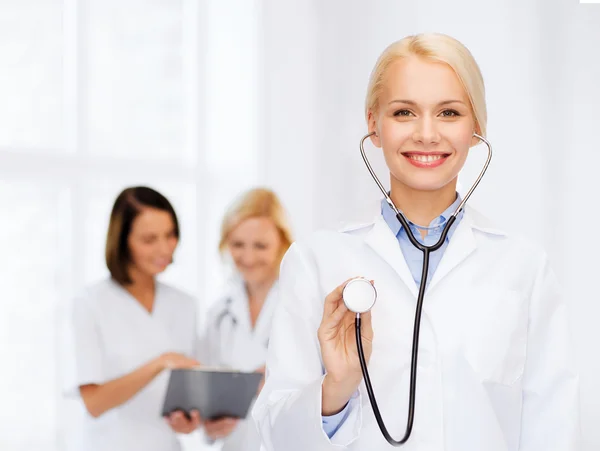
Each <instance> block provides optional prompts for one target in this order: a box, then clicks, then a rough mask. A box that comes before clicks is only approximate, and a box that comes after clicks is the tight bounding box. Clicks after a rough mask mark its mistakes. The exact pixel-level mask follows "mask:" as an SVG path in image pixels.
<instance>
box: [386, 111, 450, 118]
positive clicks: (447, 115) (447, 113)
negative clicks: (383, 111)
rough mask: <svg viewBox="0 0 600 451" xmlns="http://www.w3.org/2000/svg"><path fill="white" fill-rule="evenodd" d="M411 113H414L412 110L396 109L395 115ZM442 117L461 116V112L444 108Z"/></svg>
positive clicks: (401, 115)
mask: <svg viewBox="0 0 600 451" xmlns="http://www.w3.org/2000/svg"><path fill="white" fill-rule="evenodd" d="M411 115H413V113H412V111H410V110H397V111H394V116H395V117H410V116H411ZM440 115H441V116H442V117H446V118H448V117H458V116H460V113H459V112H458V111H456V110H444V111H442V112H441V114H440Z"/></svg>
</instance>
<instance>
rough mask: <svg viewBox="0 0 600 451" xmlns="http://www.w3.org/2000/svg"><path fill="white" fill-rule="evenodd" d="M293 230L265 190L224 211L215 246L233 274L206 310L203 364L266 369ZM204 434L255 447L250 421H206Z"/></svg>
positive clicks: (232, 448) (234, 449)
mask: <svg viewBox="0 0 600 451" xmlns="http://www.w3.org/2000/svg"><path fill="white" fill-rule="evenodd" d="M291 243H292V234H291V230H290V227H289V225H288V221H287V219H286V217H285V213H284V210H283V207H282V205H281V203H280V201H279V199H278V198H277V196H276V195H275V194H274V193H273V192H272V191H269V190H267V189H253V190H251V191H248V192H246V193H244V194H243V195H242V196H241V197H240V198H239V199H238V200H237V202H236V203H235V204H234V205H232V207H231V208H230V209H229V211H228V212H227V213H226V215H225V217H224V219H223V222H222V226H221V240H220V243H219V249H220V250H221V252H222V253H224V254H225V255H226V256H229V257H231V260H232V262H233V264H234V275H233V277H232V279H231V280H230V281H229V283H228V284H227V288H226V289H225V290H224V293H223V295H222V296H221V297H220V299H219V300H218V301H217V302H216V304H215V306H214V307H213V308H212V309H211V310H210V312H209V314H208V318H207V330H206V334H205V338H204V340H203V342H202V345H201V346H200V352H201V358H200V360H201V361H202V363H203V364H204V365H208V366H218V367H229V368H233V369H237V370H242V371H260V372H264V366H265V360H266V355H267V345H268V342H269V333H270V329H271V320H272V317H273V311H274V309H275V307H276V305H277V303H278V301H279V296H278V288H277V286H278V284H277V280H278V278H279V265H280V263H281V259H282V257H283V255H284V254H285V252H286V251H287V250H288V248H289V247H290V245H291ZM203 426H204V429H205V433H206V435H207V436H208V437H209V438H210V439H212V440H218V439H222V441H223V448H222V449H223V450H227V451H242V450H243V451H258V450H259V449H260V442H259V439H258V434H257V431H256V428H255V425H254V423H253V422H252V420H251V419H250V418H248V421H241V422H239V421H237V420H235V419H232V418H223V419H218V420H215V421H205V422H204V425H203Z"/></svg>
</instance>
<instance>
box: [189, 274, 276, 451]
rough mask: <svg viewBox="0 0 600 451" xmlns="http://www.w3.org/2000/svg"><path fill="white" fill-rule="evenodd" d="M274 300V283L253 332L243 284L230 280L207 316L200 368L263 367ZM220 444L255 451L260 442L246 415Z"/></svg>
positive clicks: (226, 449) (226, 448)
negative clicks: (205, 366) (202, 365)
mask: <svg viewBox="0 0 600 451" xmlns="http://www.w3.org/2000/svg"><path fill="white" fill-rule="evenodd" d="M278 297H279V296H278V283H275V284H274V285H273V287H272V288H271V290H270V291H269V294H268V296H267V298H266V299H265V302H264V304H263V307H262V309H261V311H260V314H259V316H258V318H257V321H256V325H255V327H254V329H253V328H252V324H251V321H250V310H249V304H248V294H247V291H246V288H245V286H244V282H243V280H242V279H241V277H239V276H237V275H236V276H235V277H233V278H232V280H231V281H230V282H229V283H228V284H227V287H226V289H225V290H224V293H223V296H222V297H221V298H220V299H219V300H218V301H217V302H216V304H215V305H214V306H213V307H212V308H211V310H210V311H209V313H208V316H207V323H206V332H205V334H204V338H203V340H202V344H201V345H200V347H199V355H200V361H201V362H202V364H204V365H209V366H218V367H226V368H232V369H236V370H240V371H255V370H257V369H259V368H261V367H263V366H264V365H265V361H266V358H267V346H268V342H269V334H270V329H271V321H272V319H273V312H274V309H275V307H276V305H277V302H278ZM222 443H223V448H222V450H223V451H259V449H260V439H259V436H258V432H257V430H256V426H255V424H254V421H253V420H252V418H251V416H250V412H249V413H248V418H247V420H245V421H240V423H239V425H238V427H237V428H236V429H235V430H234V432H232V433H231V434H230V435H229V436H228V437H226V438H225V439H224V440H222Z"/></svg>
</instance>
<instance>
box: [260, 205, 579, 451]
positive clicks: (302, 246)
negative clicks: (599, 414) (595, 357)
mask: <svg viewBox="0 0 600 451" xmlns="http://www.w3.org/2000/svg"><path fill="white" fill-rule="evenodd" d="M356 276H363V277H366V278H368V279H370V280H374V281H375V287H376V289H377V293H378V300H377V303H376V304H375V306H374V308H373V310H372V323H373V332H374V338H373V352H372V355H371V360H370V362H369V372H370V376H371V381H372V383H373V389H374V391H375V394H376V396H377V400H378V403H379V408H380V410H381V413H382V415H383V419H384V421H385V422H386V425H387V427H388V430H389V431H390V433H391V434H392V436H393V437H395V438H400V437H402V435H403V434H404V431H405V428H406V418H407V406H408V387H409V373H410V371H409V368H410V356H411V345H412V333H413V321H414V314H415V305H416V297H417V287H416V285H415V283H414V280H413V278H412V274H411V272H410V270H409V268H408V265H407V264H406V261H405V259H404V256H403V254H402V251H401V249H400V247H399V246H398V242H397V239H396V237H395V236H394V234H393V232H392V231H391V230H390V228H389V227H388V225H387V224H386V222H385V220H384V219H383V218H382V217H381V216H378V217H377V218H376V219H375V221H374V223H371V224H369V225H365V226H364V227H360V228H358V229H355V230H353V231H350V232H347V233H334V232H321V233H316V234H314V235H313V236H312V237H311V238H310V239H308V240H306V241H304V242H302V243H295V244H294V245H292V247H291V248H290V250H289V252H288V253H287V254H286V256H285V258H284V261H283V264H282V267H281V276H280V285H279V290H280V291H279V296H280V302H279V303H278V304H279V305H278V308H277V310H276V314H275V317H274V319H273V329H272V331H271V340H270V346H269V357H268V360H267V367H268V371H267V382H266V385H265V387H264V389H263V391H262V392H261V394H260V396H259V398H258V400H257V402H256V407H255V409H254V412H253V414H254V417H255V418H256V420H257V421H258V423H259V429H260V432H261V435H262V439H263V446H264V448H263V449H264V450H266V451H308V450H310V451H336V450H352V451H354V450H356V451H363V450H369V451H384V450H391V449H394V448H393V447H392V446H391V445H389V444H388V443H387V442H386V441H385V440H384V438H383V436H382V434H381V432H380V431H379V428H378V425H377V423H376V421H375V416H374V414H373V410H372V409H371V405H370V403H369V399H368V396H367V395H366V389H365V386H364V383H362V384H361V385H360V387H359V390H358V395H357V396H356V397H354V398H352V399H351V400H350V403H349V406H350V407H349V414H348V417H347V418H346V419H345V421H344V422H343V423H342V425H341V426H340V428H339V429H338V430H337V432H336V433H335V435H333V436H332V437H331V438H329V437H328V436H327V435H326V434H325V432H324V430H323V427H322V417H321V384H322V379H323V371H324V369H323V362H322V359H321V354H320V347H319V342H318V337H317V330H318V328H319V324H320V322H321V317H322V314H323V300H324V299H325V296H326V295H327V294H328V293H330V292H331V291H332V290H333V289H334V288H335V287H337V286H338V285H340V284H341V283H343V282H344V280H347V279H349V278H351V277H356ZM420 332H421V334H420V341H419V360H418V377H417V395H416V396H417V398H416V409H415V422H414V428H413V432H412V436H411V438H410V439H409V441H408V443H407V444H406V446H404V447H402V448H400V449H403V450H406V451H442V450H443V451H545V450H560V451H577V450H579V449H580V448H579V446H580V445H579V401H578V399H579V398H578V395H579V383H578V373H577V370H576V368H575V367H574V361H573V348H572V347H571V344H570V333H569V331H568V314H567V306H566V304H565V302H564V300H563V299H562V298H561V297H560V296H559V292H558V287H557V285H556V280H555V277H554V274H553V273H552V271H551V270H550V268H549V265H548V259H547V258H546V255H545V254H544V253H543V252H542V251H540V250H539V249H537V248H536V247H535V246H533V245H532V244H531V243H530V242H528V241H527V240H524V239H522V238H520V237H518V236H511V235H507V234H506V233H504V232H502V231H500V230H498V229H497V228H495V227H494V226H493V225H491V224H490V223H489V221H488V220H486V219H485V218H484V217H483V216H481V215H480V214H478V213H477V212H475V211H474V210H472V209H471V208H468V207H467V208H466V210H465V215H464V217H463V219H462V220H461V222H460V224H459V225H458V226H457V228H456V231H455V233H454V235H453V237H452V239H451V240H450V243H449V246H448V248H447V250H446V252H445V253H444V255H443V257H442V259H441V261H440V265H439V267H438V268H437V270H436V272H435V274H434V276H433V278H432V280H431V282H430V284H429V285H428V287H427V290H426V293H425V301H424V303H423V314H422V321H421V329H420Z"/></svg>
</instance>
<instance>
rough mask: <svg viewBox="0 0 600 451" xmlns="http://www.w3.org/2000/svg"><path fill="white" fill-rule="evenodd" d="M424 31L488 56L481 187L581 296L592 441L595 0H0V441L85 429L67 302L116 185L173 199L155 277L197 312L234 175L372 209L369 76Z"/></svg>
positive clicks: (298, 218) (42, 442) (317, 206)
mask: <svg viewBox="0 0 600 451" xmlns="http://www.w3.org/2000/svg"><path fill="white" fill-rule="evenodd" d="M423 31H437V32H443V33H447V34H450V35H452V36H454V37H456V38H457V39H459V40H461V41H462V42H463V43H464V44H465V45H466V46H467V47H469V49H470V50H471V52H472V53H473V54H474V56H475V58H476V59H477V61H478V62H479V64H480V66H481V69H482V71H483V74H484V78H485V80H486V87H487V100H488V111H489V128H488V129H489V133H488V138H489V140H490V141H491V142H492V144H493V146H494V149H495V157H494V160H493V162H492V165H491V167H490V170H489V171H488V175H487V176H486V179H484V181H483V182H482V184H481V186H480V188H479V189H478V191H477V192H476V193H475V195H474V197H473V201H472V204H473V205H475V206H477V207H478V208H479V209H480V210H482V211H483V212H484V213H486V214H487V215H488V216H490V217H491V218H492V219H494V220H496V221H498V222H500V223H502V224H503V225H504V226H505V227H507V228H508V229H510V230H516V231H519V232H520V233H524V234H526V235H528V236H529V237H530V238H531V239H532V240H535V241H538V242H539V243H540V244H541V245H543V246H544V247H545V248H546V249H547V251H548V253H549V255H550V257H551V260H552V262H553V265H554V268H555V269H556V271H557V273H558V275H559V278H560V280H561V282H562V284H563V287H564V292H565V296H566V297H567V299H568V301H569V304H570V308H571V316H572V325H573V333H574V339H575V343H576V348H577V359H578V365H579V368H580V372H581V384H582V395H581V404H582V428H583V436H584V447H583V449H584V450H589V451H591V450H596V449H600V430H599V429H598V428H597V427H595V425H596V424H597V422H598V421H600V388H599V386H598V384H597V380H598V378H599V377H600V353H599V352H598V350H597V343H599V342H600V340H599V339H600V332H599V330H600V328H599V327H598V323H597V318H598V315H599V314H600V302H599V301H600V295H599V289H598V286H597V285H595V281H596V280H595V277H597V272H598V257H597V256H598V254H599V253H600V244H599V242H600V240H598V238H597V234H598V220H599V219H600V214H599V213H598V210H599V200H598V199H599V194H600V189H599V188H598V183H597V178H598V164H599V163H600V157H599V153H600V144H599V138H598V130H599V129H600V119H599V117H600V109H599V108H600V84H599V80H600V52H599V50H598V49H599V48H600V5H594V4H579V3H577V1H576V0H554V1H553V2H547V1H544V0H537V1H536V0H502V1H500V0H495V1H488V2H484V3H482V2H479V1H477V0H455V1H453V2H447V1H444V0H421V1H419V2H400V1H397V0H395V1H392V0H380V1H377V2H373V1H358V0H352V1H348V0H346V1H342V0H330V1H317V0H304V1H301V0H296V1H290V0H206V1H200V0H63V1H60V0H0V251H1V252H2V256H3V258H2V261H1V262H0V289H1V294H0V359H1V360H0V361H1V362H2V364H1V368H2V370H1V371H0V400H2V403H1V404H2V409H1V410H0V449H1V450H3V451H4V450H6V451H9V450H10V451H37V450H40V451H41V450H43V451H59V450H60V451H62V450H68V449H70V447H71V446H72V445H71V443H72V442H73V440H75V439H76V435H77V421H78V416H79V415H80V411H79V407H78V406H77V405H76V404H75V403H74V401H68V400H66V399H64V398H63V397H62V395H61V387H62V383H63V379H64V373H65V368H66V365H67V363H66V362H65V359H64V358H63V357H64V356H63V355H62V345H61V343H62V340H63V336H62V335H63V330H64V321H65V312H66V311H67V310H68V308H69V303H70V302H71V299H72V298H73V296H74V295H75V294H76V293H78V292H79V291H80V290H81V289H82V288H83V287H84V286H86V285H88V284H90V283H92V282H94V281H97V280H99V279H102V278H104V277H106V276H107V274H108V272H107V270H106V268H105V265H104V256H103V251H104V240H105V235H106V228H107V225H108V219H109V214H110V208H111V207H112V203H113V201H114V199H115V197H116V195H117V194H118V193H119V192H120V191H121V190H122V189H123V188H124V187H126V186H131V185H137V184H145V185H148V186H151V187H153V188H155V189H157V190H159V191H161V192H162V193H164V194H165V195H166V196H167V197H168V198H169V200H171V202H172V203H173V204H174V207H175V209H176V211H177V213H178V215H179V217H180V221H181V229H182V240H181V245H180V247H179V250H178V253H177V258H176V263H175V264H174V265H173V266H172V267H171V268H170V269H169V270H168V271H167V273H166V274H165V276H164V280H167V281H169V282H170V283H172V284H174V285H176V286H178V287H180V288H182V289H184V290H186V291H188V292H189V293H191V294H193V295H194V296H195V297H196V298H197V299H198V302H199V306H200V312H201V316H202V312H205V311H206V309H207V308H208V307H210V305H211V302H213V300H214V299H215V297H216V296H217V294H218V291H219V288H220V285H221V283H222V282H223V277H224V274H223V265H222V261H221V258H220V256H219V255H218V252H217V243H218V227H219V223H220V220H221V217H222V214H223V212H224V211H225V209H226V207H227V206H228V204H229V203H230V202H231V201H232V200H233V198H234V197H235V196H236V195H237V194H238V193H239V192H240V191H242V190H244V189H247V188H249V187H251V186H254V185H257V184H258V185H263V186H268V187H270V188H273V189H274V190H275V191H276V192H277V193H278V194H279V195H280V196H281V198H282V200H283V203H284V205H285V206H286V207H287V209H288V212H289V214H290V217H291V219H292V223H293V228H294V231H295V233H296V237H297V238H301V237H302V236H304V235H306V234H308V233H310V232H311V231H313V230H315V229H317V228H322V227H329V228H336V227H338V226H340V225H342V224H343V223H345V222H354V221H368V220H370V219H371V218H372V216H373V214H374V213H375V211H376V209H377V206H378V199H379V195H378V191H377V189H376V187H375V185H374V184H373V183H372V181H371V179H370V177H369V175H368V173H367V171H366V170H365V169H364V167H363V164H362V161H361V159H360V154H359V153H358V143H359V140H360V138H361V137H362V136H363V135H364V134H365V132H366V127H365V124H364V117H363V101H364V94H365V90H366V84H367V79H368V76H369V73H370V70H371V68H372V66H373V65H374V63H375V60H376V58H377V56H378V55H379V53H380V52H381V51H382V50H383V49H384V47H385V46H387V45H388V44H389V43H391V42H392V41H395V40H397V39H400V38H401V37H403V36H405V35H407V34H412V33H416V32H423ZM481 150H482V152H479V153H478V152H477V148H476V149H474V150H473V152H472V156H471V159H470V160H469V162H468V164H467V167H466V169H465V171H464V172H463V174H462V175H461V180H460V186H461V187H462V188H463V189H465V188H468V187H469V186H470V184H471V182H472V180H473V179H474V177H475V176H476V174H477V173H478V171H479V167H480V165H481V164H482V163H483V161H484V157H485V152H484V151H483V149H481ZM369 151H370V152H371V155H372V156H373V159H374V165H375V167H376V168H377V169H378V170H379V171H380V173H381V172H382V171H385V169H384V167H385V166H384V164H383V159H382V158H381V156H380V155H379V154H378V153H377V151H375V150H373V149H370V150H369ZM382 178H385V174H384V173H383V175H382ZM200 320H202V318H200ZM186 440H187V441H189V443H188V444H187V449H203V448H202V445H201V444H199V443H196V442H194V440H195V439H194V437H187V438H186Z"/></svg>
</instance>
